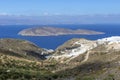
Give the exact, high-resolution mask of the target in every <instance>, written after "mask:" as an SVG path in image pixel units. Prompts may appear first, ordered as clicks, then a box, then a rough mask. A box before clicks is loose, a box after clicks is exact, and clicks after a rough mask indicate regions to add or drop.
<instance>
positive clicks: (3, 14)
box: [0, 12, 10, 16]
mask: <svg viewBox="0 0 120 80" xmlns="http://www.w3.org/2000/svg"><path fill="white" fill-rule="evenodd" d="M0 15H1V16H7V15H10V14H8V13H5V12H4V13H3V12H2V13H0Z"/></svg>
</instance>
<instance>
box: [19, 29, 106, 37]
mask: <svg viewBox="0 0 120 80" xmlns="http://www.w3.org/2000/svg"><path fill="white" fill-rule="evenodd" d="M18 34H19V35H22V36H58V35H73V34H77V35H97V34H104V33H103V32H97V31H92V30H83V29H78V30H72V29H66V28H57V27H37V28H28V29H24V30H22V31H20V32H19V33H18Z"/></svg>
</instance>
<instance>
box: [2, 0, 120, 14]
mask: <svg viewBox="0 0 120 80" xmlns="http://www.w3.org/2000/svg"><path fill="white" fill-rule="evenodd" d="M94 14H120V0H0V15H32V16H41V15H94Z"/></svg>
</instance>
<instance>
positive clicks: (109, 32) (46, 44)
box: [0, 24, 120, 49]
mask: <svg viewBox="0 0 120 80" xmlns="http://www.w3.org/2000/svg"><path fill="white" fill-rule="evenodd" d="M43 26H52V27H60V28H69V29H73V30H75V29H88V30H95V31H100V32H104V33H105V34H102V35H63V36H20V35H18V32H19V31H21V30H23V29H26V28H32V27H43ZM111 36H120V24H81V25H73V24H71V25H63V24H62V25H0V38H15V39H22V40H28V41H30V42H32V43H34V44H36V45H37V46H39V47H41V48H46V49H56V48H57V47H58V46H60V45H62V44H63V43H65V42H66V41H68V40H70V39H72V38H86V39H89V40H97V39H101V38H105V37H111Z"/></svg>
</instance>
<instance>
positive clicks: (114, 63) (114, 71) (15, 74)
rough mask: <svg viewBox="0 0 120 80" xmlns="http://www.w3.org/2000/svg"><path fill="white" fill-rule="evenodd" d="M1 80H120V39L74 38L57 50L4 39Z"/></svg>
mask: <svg viewBox="0 0 120 80" xmlns="http://www.w3.org/2000/svg"><path fill="white" fill-rule="evenodd" d="M0 79H1V80H7V79H12V80H16V79H20V80H21V79H23V80H119V79H120V36H113V37H107V38H103V39H98V40H86V39H84V38H80V39H79V38H74V39H71V40H69V41H67V42H65V43H64V44H63V45H61V46H59V47H58V48H57V49H56V50H54V51H51V50H46V49H42V48H39V47H37V46H36V45H35V44H33V43H31V42H28V41H25V40H18V39H0Z"/></svg>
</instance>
